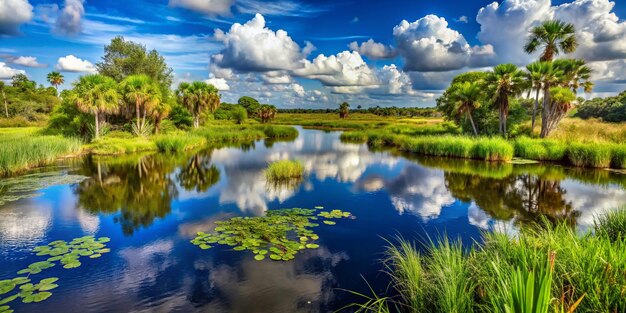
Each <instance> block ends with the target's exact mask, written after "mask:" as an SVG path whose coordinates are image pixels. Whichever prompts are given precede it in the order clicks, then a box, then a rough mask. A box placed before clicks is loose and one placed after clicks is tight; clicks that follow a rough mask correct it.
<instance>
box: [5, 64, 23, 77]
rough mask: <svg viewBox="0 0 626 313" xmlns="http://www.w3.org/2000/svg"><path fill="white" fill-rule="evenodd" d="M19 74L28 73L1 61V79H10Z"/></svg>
mask: <svg viewBox="0 0 626 313" xmlns="http://www.w3.org/2000/svg"><path fill="white" fill-rule="evenodd" d="M17 74H26V72H24V71H23V70H18V69H14V68H11V67H9V66H8V65H7V64H6V63H4V62H0V80H8V79H11V77H13V76H15V75H17Z"/></svg>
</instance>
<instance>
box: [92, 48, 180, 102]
mask: <svg viewBox="0 0 626 313" xmlns="http://www.w3.org/2000/svg"><path fill="white" fill-rule="evenodd" d="M96 67H97V68H98V72H99V73H100V74H102V75H105V76H109V77H112V78H113V79H115V80H116V81H118V82H121V81H122V80H124V79H125V78H126V77H128V76H130V75H140V74H143V75H146V76H148V77H150V78H152V79H153V80H154V81H156V82H157V83H158V84H159V85H160V86H161V90H164V91H166V90H169V89H170V87H171V85H172V79H173V75H172V72H173V70H172V68H170V67H169V66H167V63H165V58H164V57H163V56H161V55H160V54H159V53H158V52H157V51H156V50H151V51H149V52H148V51H147V50H146V47H145V46H143V45H141V44H138V43H135V42H132V41H126V40H124V37H121V36H118V37H115V38H113V39H112V40H111V43H110V44H109V45H107V46H104V56H103V57H102V62H100V63H97V64H96Z"/></svg>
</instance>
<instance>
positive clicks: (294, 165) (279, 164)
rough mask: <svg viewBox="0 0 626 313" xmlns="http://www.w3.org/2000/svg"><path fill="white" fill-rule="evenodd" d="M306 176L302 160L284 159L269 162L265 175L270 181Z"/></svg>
mask: <svg viewBox="0 0 626 313" xmlns="http://www.w3.org/2000/svg"><path fill="white" fill-rule="evenodd" d="M303 176H304V166H303V165H302V163H300V161H291V160H282V161H276V162H272V163H270V164H269V166H268V167H267V169H265V177H266V178H267V180H268V181H270V182H276V181H283V180H290V179H300V178H302V177H303Z"/></svg>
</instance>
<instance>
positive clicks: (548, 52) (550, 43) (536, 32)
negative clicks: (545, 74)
mask: <svg viewBox="0 0 626 313" xmlns="http://www.w3.org/2000/svg"><path fill="white" fill-rule="evenodd" d="M575 33H576V30H575V29H574V25H573V24H571V23H564V22H561V21H559V20H549V21H545V22H543V23H541V25H539V26H536V27H534V28H533V29H532V30H531V32H530V37H528V40H527V42H526V45H525V46H524V50H525V51H526V53H534V52H535V51H538V50H539V49H540V48H543V51H542V53H541V57H540V59H539V60H540V61H552V59H554V57H555V56H556V55H559V54H561V53H572V52H574V50H576V47H577V46H578V41H577V40H576V34H575Z"/></svg>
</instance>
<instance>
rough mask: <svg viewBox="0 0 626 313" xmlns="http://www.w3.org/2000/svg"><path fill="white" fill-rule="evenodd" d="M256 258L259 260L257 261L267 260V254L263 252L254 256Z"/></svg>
mask: <svg viewBox="0 0 626 313" xmlns="http://www.w3.org/2000/svg"><path fill="white" fill-rule="evenodd" d="M254 259H255V260H257V261H263V260H265V256H264V255H262V254H257V255H255V256H254Z"/></svg>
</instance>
